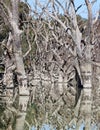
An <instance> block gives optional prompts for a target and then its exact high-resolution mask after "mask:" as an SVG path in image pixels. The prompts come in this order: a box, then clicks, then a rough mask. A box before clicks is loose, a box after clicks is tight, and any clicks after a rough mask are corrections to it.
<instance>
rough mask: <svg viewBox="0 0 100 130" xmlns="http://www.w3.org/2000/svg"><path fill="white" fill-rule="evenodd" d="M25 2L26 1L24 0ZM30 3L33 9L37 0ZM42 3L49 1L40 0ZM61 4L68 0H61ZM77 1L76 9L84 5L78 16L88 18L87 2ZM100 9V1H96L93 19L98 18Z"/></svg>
mask: <svg viewBox="0 0 100 130" xmlns="http://www.w3.org/2000/svg"><path fill="white" fill-rule="evenodd" d="M24 1H25V0H24ZM27 1H28V2H29V4H30V5H31V7H33V6H34V1H35V0H27ZM39 1H40V2H42V3H44V4H45V3H46V1H48V0H39ZM59 1H60V3H62V4H63V3H64V2H65V1H66V0H59ZM74 1H75V7H76V8H77V7H79V6H80V5H81V4H82V5H83V6H82V7H81V8H80V9H79V10H78V12H77V13H78V14H79V15H81V16H82V17H83V18H87V8H86V6H85V0H74ZM91 1H94V0H90V2H91ZM99 8H100V0H96V2H95V4H94V5H93V7H92V11H93V17H95V16H96V13H97V11H98V10H99Z"/></svg>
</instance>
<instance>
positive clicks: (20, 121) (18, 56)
mask: <svg viewBox="0 0 100 130" xmlns="http://www.w3.org/2000/svg"><path fill="white" fill-rule="evenodd" d="M11 3H12V18H11V25H12V28H13V33H12V36H13V50H14V57H15V63H16V73H17V80H18V88H19V113H18V115H17V116H18V118H17V120H16V130H23V129H24V128H23V127H24V121H25V116H26V110H27V104H28V100H29V90H28V86H27V76H26V73H25V68H24V63H23V55H22V48H21V39H20V36H21V33H22V32H21V30H20V29H19V27H18V4H19V0H16V1H15V0H11Z"/></svg>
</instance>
